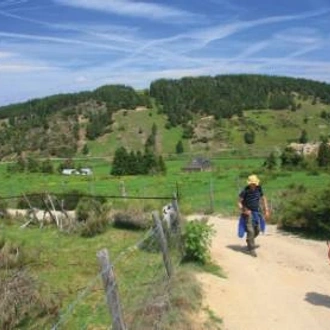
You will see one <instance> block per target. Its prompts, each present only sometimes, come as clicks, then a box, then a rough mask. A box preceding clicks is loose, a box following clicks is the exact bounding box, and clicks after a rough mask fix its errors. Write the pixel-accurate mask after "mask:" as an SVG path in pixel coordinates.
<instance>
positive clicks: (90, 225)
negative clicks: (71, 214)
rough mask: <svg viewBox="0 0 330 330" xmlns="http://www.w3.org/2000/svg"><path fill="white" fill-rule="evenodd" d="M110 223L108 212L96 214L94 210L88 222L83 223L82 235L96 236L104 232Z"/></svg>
mask: <svg viewBox="0 0 330 330" xmlns="http://www.w3.org/2000/svg"><path fill="white" fill-rule="evenodd" d="M108 224H109V220H108V217H107V212H101V213H100V214H96V212H93V211H92V212H90V213H89V215H88V218H87V220H86V222H85V223H84V224H83V225H82V227H81V229H80V235H81V236H82V237H94V236H96V235H99V234H102V233H104V232H105V231H106V230H107V227H108Z"/></svg>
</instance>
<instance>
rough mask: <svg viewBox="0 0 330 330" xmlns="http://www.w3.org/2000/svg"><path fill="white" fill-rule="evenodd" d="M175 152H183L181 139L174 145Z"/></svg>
mask: <svg viewBox="0 0 330 330" xmlns="http://www.w3.org/2000/svg"><path fill="white" fill-rule="evenodd" d="M175 152H176V153H177V154H182V153H183V152H184V149H183V143H182V141H181V140H180V141H179V142H178V143H177V144H176V146H175Z"/></svg>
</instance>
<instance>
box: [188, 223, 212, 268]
mask: <svg viewBox="0 0 330 330" xmlns="http://www.w3.org/2000/svg"><path fill="white" fill-rule="evenodd" d="M214 234H215V231H214V229H213V227H212V225H209V224H208V223H207V220H206V219H202V220H193V221H189V222H187V223H186V225H185V231H184V235H183V241H184V261H195V262H198V263H201V264H205V263H207V262H208V261H209V259H210V246H211V243H212V240H211V239H212V236H213V235H214Z"/></svg>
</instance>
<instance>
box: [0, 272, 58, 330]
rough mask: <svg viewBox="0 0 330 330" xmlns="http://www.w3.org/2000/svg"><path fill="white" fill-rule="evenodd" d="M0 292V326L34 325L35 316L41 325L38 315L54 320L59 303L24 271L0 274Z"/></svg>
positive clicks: (2, 327) (8, 329) (8, 327)
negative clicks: (44, 292)
mask: <svg viewBox="0 0 330 330" xmlns="http://www.w3.org/2000/svg"><path fill="white" fill-rule="evenodd" d="M0 296H1V300H0V329H4V330H11V329H23V328H24V329H37V328H38V327H36V326H35V323H36V320H37V319H38V324H39V326H42V325H41V324H40V323H39V320H40V319H41V318H50V319H51V320H52V321H54V320H55V318H56V317H57V316H58V311H59V305H58V304H57V303H56V302H55V300H54V299H53V298H52V297H49V295H48V294H47V295H46V294H43V293H42V288H41V286H40V284H39V283H37V282H36V280H35V279H33V278H32V277H31V276H30V275H29V274H28V273H27V272H26V271H22V270H19V271H16V270H15V271H12V272H7V273H5V275H3V274H2V275H0ZM39 328H40V327H39ZM42 328H44V329H45V328H46V327H44V326H42Z"/></svg>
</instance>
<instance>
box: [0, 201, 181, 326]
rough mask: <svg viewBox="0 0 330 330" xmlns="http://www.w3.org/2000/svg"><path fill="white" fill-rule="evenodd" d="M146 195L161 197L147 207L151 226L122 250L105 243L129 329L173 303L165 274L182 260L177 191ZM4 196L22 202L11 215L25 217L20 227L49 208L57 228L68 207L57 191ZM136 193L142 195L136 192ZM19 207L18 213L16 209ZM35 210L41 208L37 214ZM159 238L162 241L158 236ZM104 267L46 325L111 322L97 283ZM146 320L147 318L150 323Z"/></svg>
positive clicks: (156, 319)
mask: <svg viewBox="0 0 330 330" xmlns="http://www.w3.org/2000/svg"><path fill="white" fill-rule="evenodd" d="M61 197H63V196H61ZM69 197H72V195H70V196H69ZM83 197H88V198H96V199H97V198H99V199H102V198H105V199H110V198H112V197H114V196H104V195H102V196H87V195H86V196H83ZM126 197H127V196H115V198H117V199H123V200H126ZM79 198H81V195H79ZM147 198H149V199H156V200H159V201H160V202H161V203H162V205H164V203H166V206H165V207H164V208H163V209H162V210H161V212H160V214H161V216H159V213H158V212H157V211H154V212H152V217H153V220H154V221H153V224H152V226H151V228H149V229H148V230H146V231H145V232H143V234H142V235H141V237H140V238H139V239H138V240H137V241H136V242H135V243H134V244H132V245H129V246H127V247H126V248H124V249H123V250H121V251H116V252H114V251H113V250H112V247H111V244H110V242H109V246H107V245H105V246H104V248H105V249H107V250H110V251H112V252H111V267H112V268H113V269H114V270H115V273H116V275H118V288H119V292H120V304H121V305H122V306H123V312H124V315H123V319H124V320H125V324H128V325H129V329H148V327H149V328H150V329H158V327H157V324H160V323H161V322H162V318H163V316H164V315H165V314H166V313H168V312H169V309H171V308H172V307H171V304H170V300H169V298H168V296H169V280H170V277H171V276H172V275H173V269H174V268H176V267H177V266H178V265H179V264H180V262H181V260H182V249H181V248H182V242H181V239H182V235H181V225H180V223H179V221H180V220H181V218H180V214H179V212H180V211H179V207H178V200H177V198H176V196H175V195H173V196H153V197H147ZM8 199H10V201H11V203H12V204H14V203H18V205H19V203H21V204H24V205H23V206H25V207H26V209H15V216H21V217H23V218H24V221H23V222H24V225H23V226H24V227H26V226H28V225H29V224H30V223H34V224H36V223H37V224H39V222H40V220H37V218H38V217H40V215H41V214H42V217H45V214H46V213H48V215H49V216H50V218H51V220H53V221H54V223H56V224H57V226H58V229H62V227H61V226H60V225H59V222H57V221H56V219H59V218H60V216H62V217H63V218H64V217H65V213H68V212H69V211H67V210H65V208H64V207H63V203H61V200H60V199H59V197H58V196H56V195H53V194H52V195H50V194H26V195H22V196H11V197H7V198H6V199H5V200H8ZM134 199H135V198H134ZM137 199H138V200H140V199H141V198H140V197H137ZM127 203H128V204H129V203H130V202H127ZM35 206H38V208H36V207H35ZM39 208H40V209H39ZM41 210H42V211H41ZM19 211H22V212H23V213H22V214H19V213H17V212H19ZM40 212H41V214H39V213H40ZM164 212H165V213H166V214H165V213H164ZM69 216H71V215H69ZM156 220H157V221H156ZM157 222H158V225H157ZM159 223H160V225H159ZM23 226H21V227H23ZM161 240H163V241H162V242H161ZM164 246H165V250H164ZM165 254H166V255H165ZM96 258H97V256H96V255H95V259H96ZM172 267H173V268H172ZM108 271H109V269H108V268H107V269H106V270H101V271H100V270H98V269H95V276H94V277H92V278H90V280H89V281H88V282H87V283H86V284H85V285H83V287H82V289H79V292H78V294H77V295H76V297H75V298H74V299H72V301H70V302H66V303H65V305H64V306H63V307H62V308H61V310H60V313H59V315H58V317H57V320H56V321H55V322H54V324H53V325H52V326H51V327H50V329H51V330H66V329H86V330H87V329H94V328H97V329H110V328H111V326H110V324H111V322H113V319H114V316H113V315H109V310H110V309H111V308H110V307H109V306H107V302H106V295H105V293H104V291H105V290H104V288H103V286H102V283H101V279H102V277H103V276H104V275H105V273H107V272H108ZM77 275H78V274H77ZM78 276H79V275H78ZM68 285H69V284H68ZM112 290H113V288H111V289H110V291H111V292H112ZM82 312H85V315H84V317H81V314H82ZM78 315H79V316H78ZM77 317H78V318H79V319H77ZM150 324H152V326H151V327H150ZM112 328H113V329H116V328H115V327H112ZM116 330H117V329H116ZM118 330H122V329H118Z"/></svg>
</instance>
